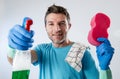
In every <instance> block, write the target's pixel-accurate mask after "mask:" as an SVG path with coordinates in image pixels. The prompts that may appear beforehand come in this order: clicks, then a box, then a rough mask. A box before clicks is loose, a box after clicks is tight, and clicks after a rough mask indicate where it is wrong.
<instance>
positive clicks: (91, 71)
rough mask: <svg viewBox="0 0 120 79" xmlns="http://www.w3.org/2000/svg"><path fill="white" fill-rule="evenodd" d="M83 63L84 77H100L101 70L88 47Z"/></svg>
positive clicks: (86, 78) (87, 78)
mask: <svg viewBox="0 0 120 79" xmlns="http://www.w3.org/2000/svg"><path fill="white" fill-rule="evenodd" d="M82 64H83V72H84V76H85V78H84V79H99V71H98V69H97V67H96V64H95V61H94V59H93V57H92V56H91V54H90V52H89V50H88V49H87V50H86V51H85V53H84V56H83V59H82Z"/></svg>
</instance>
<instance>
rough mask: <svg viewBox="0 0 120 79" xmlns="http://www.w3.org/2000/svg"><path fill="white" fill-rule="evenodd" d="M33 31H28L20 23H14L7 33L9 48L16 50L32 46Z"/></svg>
mask: <svg viewBox="0 0 120 79" xmlns="http://www.w3.org/2000/svg"><path fill="white" fill-rule="evenodd" d="M33 35H34V31H32V30H31V31H30V32H28V31H27V30H26V29H25V28H24V27H22V26H21V25H15V26H14V27H13V28H12V29H11V30H10V31H9V35H8V44H9V46H10V47H11V48H14V49H18V50H28V49H29V48H30V47H32V43H33V42H34V40H33V39H32V37H33Z"/></svg>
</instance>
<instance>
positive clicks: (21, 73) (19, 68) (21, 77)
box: [12, 17, 33, 79]
mask: <svg viewBox="0 0 120 79" xmlns="http://www.w3.org/2000/svg"><path fill="white" fill-rule="evenodd" d="M32 24H33V21H32V20H31V19H30V18H29V17H25V18H24V20H23V25H22V27H23V28H25V29H26V30H28V31H30V25H32ZM30 65H31V54H30V51H29V50H24V51H23V50H17V51H16V54H15V57H14V59H13V71H12V79H29V74H30Z"/></svg>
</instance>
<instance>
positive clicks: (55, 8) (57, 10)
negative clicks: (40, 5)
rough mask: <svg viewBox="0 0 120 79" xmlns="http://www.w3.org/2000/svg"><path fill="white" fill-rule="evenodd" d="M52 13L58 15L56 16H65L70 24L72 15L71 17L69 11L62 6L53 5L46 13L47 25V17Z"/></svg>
mask: <svg viewBox="0 0 120 79" xmlns="http://www.w3.org/2000/svg"><path fill="white" fill-rule="evenodd" d="M50 13H56V14H57V13H61V14H64V15H65V16H66V17H67V20H68V22H69V21H70V15H69V13H68V11H67V9H66V8H64V7H62V6H57V5H55V4H53V5H51V6H50V7H48V9H47V11H46V14H45V18H44V22H45V25H46V17H47V15H48V14H50Z"/></svg>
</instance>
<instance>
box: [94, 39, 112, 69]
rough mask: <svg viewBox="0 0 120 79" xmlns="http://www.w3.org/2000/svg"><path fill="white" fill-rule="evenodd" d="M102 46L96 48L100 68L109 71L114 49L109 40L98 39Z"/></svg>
mask: <svg viewBox="0 0 120 79" xmlns="http://www.w3.org/2000/svg"><path fill="white" fill-rule="evenodd" d="M97 40H98V41H99V42H101V44H100V45H99V46H97V47H96V53H97V58H98V61H99V66H100V68H101V69H102V70H107V69H109V65H110V61H111V59H112V57H113V54H114V48H113V47H111V44H110V42H109V40H108V39H107V38H98V39H97Z"/></svg>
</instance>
